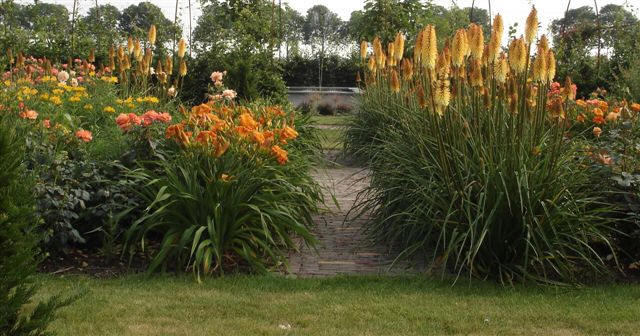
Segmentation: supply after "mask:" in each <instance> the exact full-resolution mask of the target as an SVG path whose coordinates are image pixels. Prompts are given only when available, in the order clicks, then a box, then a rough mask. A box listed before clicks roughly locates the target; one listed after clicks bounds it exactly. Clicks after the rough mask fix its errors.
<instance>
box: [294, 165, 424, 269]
mask: <svg viewBox="0 0 640 336" xmlns="http://www.w3.org/2000/svg"><path fill="white" fill-rule="evenodd" d="M366 175H367V172H366V171H365V170H363V169H362V168H353V167H339V168H322V169H318V170H317V171H316V172H315V173H314V177H315V178H316V179H317V181H318V182H319V183H320V185H322V187H323V189H324V194H325V203H326V204H325V209H324V211H322V212H321V213H320V214H317V215H316V216H315V217H314V220H315V222H316V226H315V228H314V229H313V233H314V234H315V236H316V238H317V239H318V245H317V246H316V249H315V250H314V249H311V248H308V247H306V246H305V247H302V248H301V251H300V252H298V253H293V254H292V255H291V256H290V258H289V269H288V272H289V273H291V274H295V275H298V276H331V275H338V274H388V273H406V272H415V269H416V268H410V267H409V266H407V264H406V263H401V264H398V265H394V267H393V268H392V269H389V266H390V265H391V263H392V261H393V257H392V256H391V255H390V254H389V253H388V252H387V248H386V247H384V246H372V245H373V244H370V243H369V241H368V240H367V238H366V237H365V236H364V235H363V232H362V227H363V223H365V221H366V220H367V218H365V217H362V218H358V219H352V218H347V215H348V212H349V210H350V209H351V208H352V206H353V205H354V202H355V201H356V197H357V195H358V193H359V192H360V191H361V190H363V189H364V188H365V187H366V185H367V183H368V181H367V179H366ZM334 198H335V200H336V201H337V203H338V204H337V205H336V204H335V203H336V202H334V201H333V199H334ZM350 217H351V216H350Z"/></svg>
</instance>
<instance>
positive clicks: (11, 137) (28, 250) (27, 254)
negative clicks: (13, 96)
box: [0, 117, 70, 336]
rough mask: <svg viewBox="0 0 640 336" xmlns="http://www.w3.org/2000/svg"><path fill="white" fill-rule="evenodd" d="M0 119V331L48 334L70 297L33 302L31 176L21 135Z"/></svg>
mask: <svg viewBox="0 0 640 336" xmlns="http://www.w3.org/2000/svg"><path fill="white" fill-rule="evenodd" d="M6 119H7V118H4V117H3V118H2V119H1V120H0V125H1V127H0V335H3V336H5V335H6V336H20V335H25V336H26V335H32V336H33V335H49V334H50V333H49V332H47V331H46V329H47V326H48V325H49V323H51V321H52V320H53V319H54V313H55V311H56V310H57V309H58V308H59V307H62V306H64V305H67V304H68V303H70V301H68V300H60V299H59V298H58V297H53V298H51V299H49V300H48V301H43V302H39V303H37V305H36V306H35V308H33V309H30V308H26V307H27V306H29V305H32V304H33V301H32V298H33V296H34V295H35V292H36V289H37V288H36V286H34V285H33V280H34V279H33V275H34V273H35V271H36V265H37V263H38V261H39V257H38V256H37V246H38V243H39V240H40V236H39V233H38V230H37V223H38V219H37V217H36V216H35V213H34V198H33V195H32V193H31V188H32V187H33V184H34V183H33V182H34V181H33V180H32V179H30V178H25V177H26V176H25V175H26V174H25V170H24V167H23V166H22V159H23V155H24V153H23V150H24V145H23V141H24V140H23V139H22V138H20V137H18V136H17V135H16V133H15V132H14V131H13V127H12V126H13V125H11V124H10V123H9V122H7V121H6Z"/></svg>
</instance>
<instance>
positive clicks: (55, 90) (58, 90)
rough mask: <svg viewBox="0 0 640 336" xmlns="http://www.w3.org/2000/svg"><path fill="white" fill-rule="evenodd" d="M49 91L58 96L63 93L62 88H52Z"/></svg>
mask: <svg viewBox="0 0 640 336" xmlns="http://www.w3.org/2000/svg"><path fill="white" fill-rule="evenodd" d="M51 93H52V94H54V95H55V96H59V95H61V94H63V93H64V91H63V90H61V89H53V90H52V91H51Z"/></svg>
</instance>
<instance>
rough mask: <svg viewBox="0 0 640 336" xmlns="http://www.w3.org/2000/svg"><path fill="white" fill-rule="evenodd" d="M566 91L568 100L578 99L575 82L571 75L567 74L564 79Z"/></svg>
mask: <svg viewBox="0 0 640 336" xmlns="http://www.w3.org/2000/svg"><path fill="white" fill-rule="evenodd" d="M564 93H565V97H566V98H567V99H568V100H576V91H574V86H573V82H572V81H571V77H569V76H567V78H566V79H565V81H564ZM576 103H577V102H576Z"/></svg>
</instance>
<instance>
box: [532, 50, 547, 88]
mask: <svg viewBox="0 0 640 336" xmlns="http://www.w3.org/2000/svg"><path fill="white" fill-rule="evenodd" d="M533 80H534V81H537V82H546V81H547V55H546V54H538V55H536V59H535V60H534V61H533Z"/></svg>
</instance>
